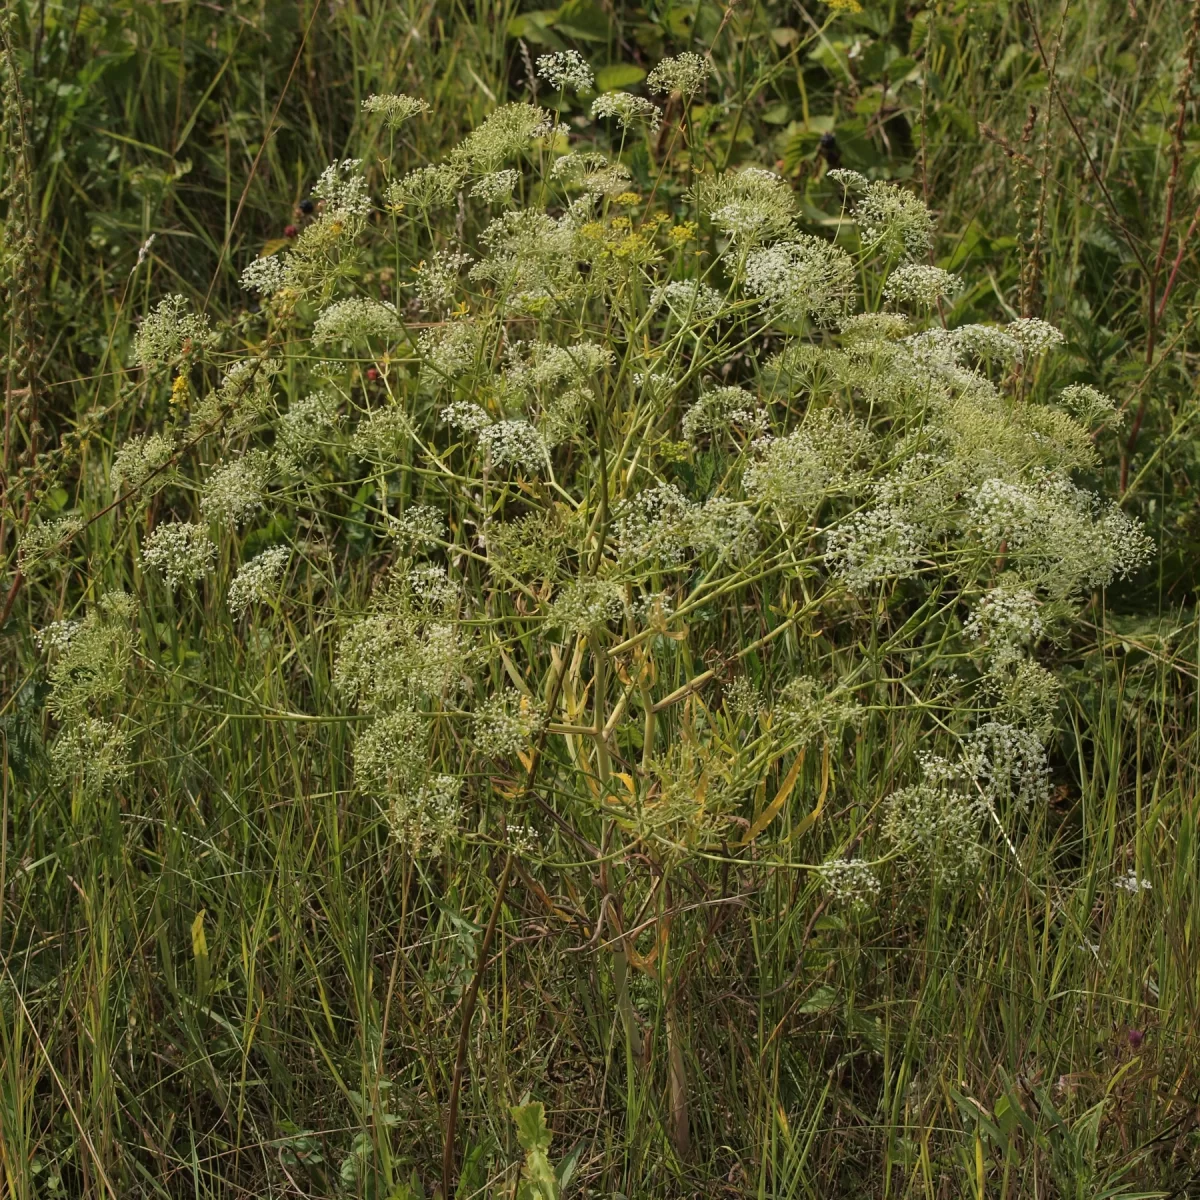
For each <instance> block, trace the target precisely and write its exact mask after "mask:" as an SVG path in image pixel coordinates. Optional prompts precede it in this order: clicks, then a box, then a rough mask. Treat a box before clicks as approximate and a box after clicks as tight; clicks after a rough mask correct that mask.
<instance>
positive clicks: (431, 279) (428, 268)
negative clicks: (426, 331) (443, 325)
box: [413, 250, 471, 313]
mask: <svg viewBox="0 0 1200 1200" xmlns="http://www.w3.org/2000/svg"><path fill="white" fill-rule="evenodd" d="M470 261H471V256H470V255H469V254H456V253H455V252H453V251H450V250H438V251H436V252H435V253H434V254H433V256H432V257H431V258H429V259H425V260H422V261H421V262H420V263H419V264H418V265H417V266H416V267H415V268H414V269H413V275H414V276H415V277H416V283H415V286H416V289H417V296H418V298H419V299H420V301H421V307H422V308H423V309H424V310H425V311H426V312H427V313H441V312H446V311H447V310H448V309H451V308H453V307H454V302H455V296H456V294H457V291H458V285H459V273H460V272H461V271H462V269H463V267H465V266H467V264H468V263H470Z"/></svg>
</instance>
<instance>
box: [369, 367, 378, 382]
mask: <svg viewBox="0 0 1200 1200" xmlns="http://www.w3.org/2000/svg"><path fill="white" fill-rule="evenodd" d="M378 378H379V372H378V371H377V370H375V368H374V367H368V368H367V379H368V380H369V381H370V382H371V383H374V382H375V380H377V379H378Z"/></svg>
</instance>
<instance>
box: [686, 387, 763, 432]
mask: <svg viewBox="0 0 1200 1200" xmlns="http://www.w3.org/2000/svg"><path fill="white" fill-rule="evenodd" d="M765 423H766V413H765V412H764V411H763V410H762V409H761V408H760V407H759V404H758V401H757V400H756V399H755V397H754V396H752V395H751V394H750V393H749V392H748V391H746V390H745V388H740V387H719V388H713V389H712V391H709V392H705V393H704V394H703V395H702V396H701V397H700V399H699V400H697V401H696V403H695V404H693V405H692V407H691V408H689V409H688V410H687V412H685V413H684V414H683V436H684V437H685V438H687V439H688V440H689V441H695V439H696V438H697V437H699V436H700V435H701V434H705V433H713V432H715V431H718V430H725V429H729V428H731V427H736V428H741V429H748V430H750V431H758V432H761V430H762V428H763V426H764V425H765Z"/></svg>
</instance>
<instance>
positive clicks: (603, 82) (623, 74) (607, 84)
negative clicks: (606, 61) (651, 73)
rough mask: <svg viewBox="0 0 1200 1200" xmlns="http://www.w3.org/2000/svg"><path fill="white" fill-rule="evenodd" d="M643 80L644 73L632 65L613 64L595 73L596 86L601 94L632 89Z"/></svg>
mask: <svg viewBox="0 0 1200 1200" xmlns="http://www.w3.org/2000/svg"><path fill="white" fill-rule="evenodd" d="M645 78H646V72H645V71H643V70H642V68H641V67H637V66H634V64H633V63H613V64H612V66H610V67H601V68H600V70H598V71H597V72H596V86H597V87H598V88H599V89H600V90H601V91H602V92H611V91H613V90H614V89H615V88H623V87H632V86H633V85H634V84H635V83H641V82H642V80H643V79H645Z"/></svg>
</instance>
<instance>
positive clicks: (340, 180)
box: [312, 158, 371, 217]
mask: <svg viewBox="0 0 1200 1200" xmlns="http://www.w3.org/2000/svg"><path fill="white" fill-rule="evenodd" d="M361 166H362V159H361V158H343V159H342V160H341V161H340V162H331V163H330V164H329V166H327V167H326V168H325V170H324V171H322V172H321V177H320V179H318V180H317V182H316V186H314V188H313V190H312V194H313V197H314V198H315V199H316V200H319V201H321V202H323V203H324V205H325V209H326V211H327V212H329V213H340V214H343V215H346V216H356V217H365V216H367V215H368V214H369V213H370V211H371V197H370V194H369V193H368V192H367V181H366V180H365V179H364V178H363V177H362V175H361V174H360V172H359V168H360V167H361Z"/></svg>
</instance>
